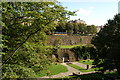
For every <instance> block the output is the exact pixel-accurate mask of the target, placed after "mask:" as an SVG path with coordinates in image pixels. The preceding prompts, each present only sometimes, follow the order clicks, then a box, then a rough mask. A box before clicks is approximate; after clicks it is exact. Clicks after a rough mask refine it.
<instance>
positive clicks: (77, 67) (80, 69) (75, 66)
mask: <svg viewBox="0 0 120 80" xmlns="http://www.w3.org/2000/svg"><path fill="white" fill-rule="evenodd" d="M69 66H71V67H73V68H75V69H77V70H79V71H81V72H91V71H95V69H94V68H91V69H89V70H86V69H84V68H81V67H79V66H77V65H74V64H69Z"/></svg>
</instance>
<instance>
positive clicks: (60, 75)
mask: <svg viewBox="0 0 120 80" xmlns="http://www.w3.org/2000/svg"><path fill="white" fill-rule="evenodd" d="M61 64H62V65H64V66H66V67H67V68H68V72H65V73H60V74H57V75H51V76H44V77H41V78H59V77H65V76H69V75H72V74H73V73H78V72H80V71H79V70H77V69H75V68H72V67H70V66H68V65H67V64H66V63H61ZM80 73H82V72H80Z"/></svg>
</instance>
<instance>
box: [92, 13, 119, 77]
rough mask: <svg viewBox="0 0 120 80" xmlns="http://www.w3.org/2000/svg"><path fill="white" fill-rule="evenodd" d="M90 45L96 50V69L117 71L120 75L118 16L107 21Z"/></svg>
mask: <svg viewBox="0 0 120 80" xmlns="http://www.w3.org/2000/svg"><path fill="white" fill-rule="evenodd" d="M92 43H93V44H94V45H95V46H96V48H97V53H96V54H97V55H96V59H95V64H97V67H103V69H102V71H103V72H104V71H106V70H114V69H117V72H118V74H119V75H120V54H119V52H120V14H117V15H115V16H114V18H113V19H110V20H108V22H107V23H106V25H104V28H102V29H101V30H100V32H99V33H98V34H97V35H96V36H95V37H94V38H93V40H92ZM106 64H107V65H106Z"/></svg>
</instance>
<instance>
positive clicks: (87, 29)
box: [54, 21, 97, 35]
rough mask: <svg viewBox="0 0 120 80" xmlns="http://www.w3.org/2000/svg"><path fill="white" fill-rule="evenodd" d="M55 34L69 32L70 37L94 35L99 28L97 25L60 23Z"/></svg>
mask: <svg viewBox="0 0 120 80" xmlns="http://www.w3.org/2000/svg"><path fill="white" fill-rule="evenodd" d="M54 32H67V34H68V35H72V34H77V35H94V34H96V33H97V28H96V26H95V25H87V24H85V23H80V22H75V21H69V22H58V25H57V27H56V29H55V31H54Z"/></svg>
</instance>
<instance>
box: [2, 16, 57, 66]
mask: <svg viewBox="0 0 120 80" xmlns="http://www.w3.org/2000/svg"><path fill="white" fill-rule="evenodd" d="M55 19H56V18H55ZM55 19H54V20H55ZM54 20H51V21H49V22H48V23H46V24H45V26H47V25H48V24H50V23H51V22H52V21H54ZM40 30H41V29H40V28H39V29H37V30H36V31H35V32H33V33H31V34H29V35H28V36H27V38H26V39H25V40H24V41H23V42H22V43H20V45H19V46H18V47H17V48H16V49H15V50H14V51H13V52H12V53H13V54H11V55H10V56H9V57H8V58H7V59H6V60H5V61H4V62H3V63H2V65H1V66H0V67H2V66H3V65H4V64H5V63H6V62H7V61H9V59H10V58H12V56H14V55H15V53H16V51H17V50H18V49H19V48H20V47H21V46H22V45H23V44H24V43H25V42H26V41H27V40H28V39H29V38H30V36H32V35H34V34H35V33H37V32H38V31H40Z"/></svg>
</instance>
